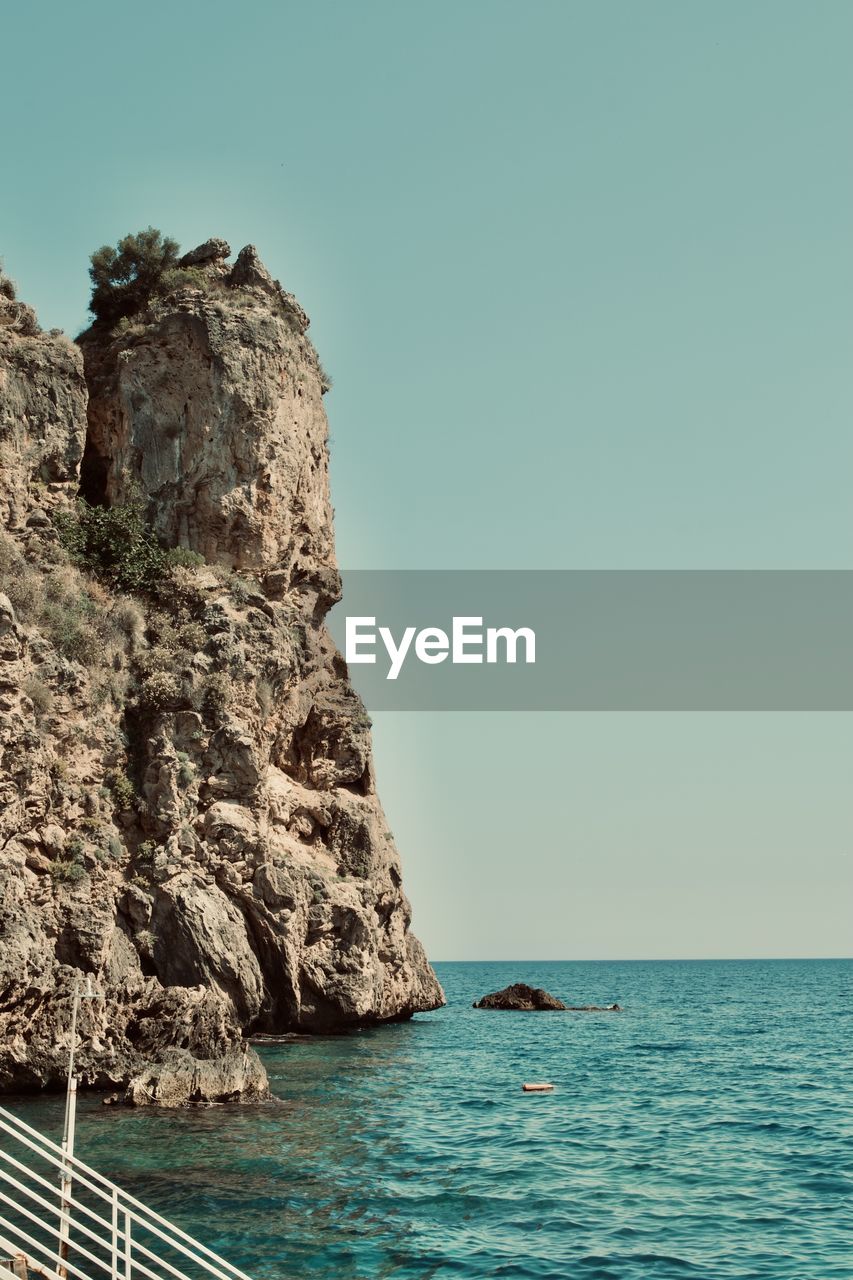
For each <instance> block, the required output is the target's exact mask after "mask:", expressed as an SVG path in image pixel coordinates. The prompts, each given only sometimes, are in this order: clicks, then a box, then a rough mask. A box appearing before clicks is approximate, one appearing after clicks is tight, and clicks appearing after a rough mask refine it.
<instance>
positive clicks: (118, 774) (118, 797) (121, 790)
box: [104, 769, 136, 813]
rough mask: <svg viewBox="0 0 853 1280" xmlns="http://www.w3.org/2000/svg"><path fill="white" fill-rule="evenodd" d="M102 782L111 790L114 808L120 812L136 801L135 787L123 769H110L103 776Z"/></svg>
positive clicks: (131, 806)
mask: <svg viewBox="0 0 853 1280" xmlns="http://www.w3.org/2000/svg"><path fill="white" fill-rule="evenodd" d="M104 782H105V783H106V784H107V786H108V787H109V789H110V791H111V792H112V796H113V800H114V801H115V806H116V809H118V811H119V812H120V813H121V812H122V811H123V810H125V809H132V808H133V806H134V804H135V802H136V788H135V787H134V785H133V783H132V782H131V780H130V778H129V777H128V776H127V774H126V773H125V772H124V770H123V769H112V770H111V771H110V772H109V773H108V774H106V775H105V777H104Z"/></svg>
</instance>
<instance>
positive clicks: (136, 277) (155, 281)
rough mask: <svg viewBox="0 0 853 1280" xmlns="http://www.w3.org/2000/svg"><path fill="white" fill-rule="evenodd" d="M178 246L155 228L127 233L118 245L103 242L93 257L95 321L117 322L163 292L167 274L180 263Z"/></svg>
mask: <svg viewBox="0 0 853 1280" xmlns="http://www.w3.org/2000/svg"><path fill="white" fill-rule="evenodd" d="M178 251H179V245H178V243H177V241H176V240H172V239H171V238H170V237H169V236H164V235H163V234H162V232H160V231H158V230H157V229H156V228H155V227H148V229H147V230H145V231H137V233H136V234H135V235H127V236H125V237H124V238H123V239H122V240H119V242H118V244H117V245H116V246H115V247H113V246H112V245H108V244H105V245H102V246H101V248H100V249H96V250H95V252H94V253H93V254H92V257H91V263H92V265H91V267H90V268H89V275H90V277H91V279H92V298H91V301H90V303H89V310H90V311H91V312H92V314H93V315H94V317H95V319H96V320H102V321H104V322H105V323H108V324H115V323H116V321H118V320H120V319H121V318H122V317H123V316H129V315H132V314H133V313H134V312H136V311H141V310H142V308H143V307H145V306H147V305H148V303H149V302H150V301H151V299H152V298H153V297H154V296H155V295H156V294H158V293H160V292H162V291H163V288H164V277H165V278H166V279H167V280H168V274H169V273H170V272H173V271H174V270H175V268H176V266H177V262H178Z"/></svg>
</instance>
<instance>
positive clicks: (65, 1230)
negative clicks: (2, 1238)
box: [57, 1009, 77, 1280]
mask: <svg viewBox="0 0 853 1280" xmlns="http://www.w3.org/2000/svg"><path fill="white" fill-rule="evenodd" d="M75 1013H76V1009H75ZM76 1114H77V1080H76V1078H75V1077H74V1076H73V1075H72V1076H69V1078H68V1096H67V1101H66V1111H65V1137H64V1138H63V1141H62V1153H63V1167H62V1171H61V1173H60V1187H61V1191H60V1202H59V1258H58V1262H59V1265H58V1267H57V1275H58V1276H59V1280H66V1277H67V1275H68V1271H67V1268H66V1266H65V1263H66V1262H67V1261H68V1244H69V1241H70V1239H71V1179H72V1166H71V1161H72V1159H73V1158H74V1124H75V1119H76Z"/></svg>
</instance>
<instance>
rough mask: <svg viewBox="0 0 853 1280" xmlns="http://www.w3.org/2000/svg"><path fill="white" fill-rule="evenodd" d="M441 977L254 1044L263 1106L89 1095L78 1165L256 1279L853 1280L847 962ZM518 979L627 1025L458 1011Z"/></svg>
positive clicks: (581, 968) (52, 1111) (505, 968)
mask: <svg viewBox="0 0 853 1280" xmlns="http://www.w3.org/2000/svg"><path fill="white" fill-rule="evenodd" d="M436 970H437V972H438V974H439V977H440V980H441V982H442V984H443V986H444V989H445V992H446V994H447V1001H448V1003H447V1007H446V1008H444V1009H441V1010H438V1011H436V1012H434V1013H428V1014H422V1015H419V1016H418V1017H416V1018H414V1019H413V1020H412V1021H410V1022H405V1023H399V1024H395V1025H389V1026H384V1027H379V1028H375V1029H372V1030H365V1031H358V1032H354V1033H352V1034H348V1035H339V1036H331V1037H325V1038H310V1039H309V1038H293V1039H287V1040H282V1041H280V1042H275V1043H266V1044H263V1045H262V1046H260V1050H259V1051H260V1053H261V1055H262V1057H263V1059H264V1062H265V1064H266V1067H267V1070H268V1072H269V1075H270V1080H271V1082H272V1087H273V1090H274V1092H275V1096H276V1099H277V1101H276V1103H275V1104H273V1105H267V1106H253V1107H246V1108H241V1107H239V1106H237V1107H228V1106H225V1107H212V1108H208V1109H196V1110H187V1111H182V1112H179V1113H173V1114H170V1113H166V1112H159V1113H158V1112H157V1111H155V1110H137V1111H133V1110H125V1109H122V1108H116V1107H111V1108H108V1107H104V1106H102V1105H101V1102H100V1099H99V1098H98V1097H97V1096H96V1095H83V1096H82V1097H81V1101H80V1107H79V1111H78V1121H77V1154H78V1155H80V1156H82V1157H83V1158H84V1159H86V1160H87V1161H89V1162H90V1163H92V1164H94V1165H95V1166H96V1167H97V1168H98V1169H99V1170H101V1171H102V1172H103V1173H106V1174H107V1175H108V1176H109V1177H111V1178H113V1179H114V1180H115V1181H117V1182H119V1183H120V1184H121V1185H123V1186H124V1187H125V1188H126V1189H127V1190H129V1191H131V1192H132V1193H133V1194H134V1195H136V1196H138V1197H140V1198H141V1199H143V1200H145V1201H146V1202H148V1203H149V1204H151V1205H152V1206H153V1207H154V1208H156V1209H157V1210H159V1212H160V1213H162V1214H164V1215H165V1216H167V1217H169V1218H171V1219H173V1220H174V1221H175V1222H177V1223H178V1224H179V1225H181V1226H182V1227H184V1228H185V1229H186V1230H188V1231H190V1232H191V1233H193V1234H194V1235H196V1236H198V1237H200V1238H201V1239H202V1240H204V1241H205V1242H206V1243H207V1244H209V1245H210V1246H211V1247H213V1248H214V1249H216V1250H218V1251H219V1252H221V1253H222V1254H223V1255H224V1256H225V1257H226V1258H228V1259H229V1261H231V1262H233V1263H234V1264H236V1265H237V1266H239V1267H241V1268H242V1269H243V1270H244V1271H246V1272H247V1273H248V1274H249V1275H250V1276H253V1277H264V1278H269V1280H273V1278H276V1280H277V1278H281V1280H284V1278H286V1277H292V1278H293V1280H309V1278H311V1280H350V1278H352V1280H374V1278H375V1280H379V1277H382V1278H383V1280H385V1278H388V1280H390V1278H393V1280H427V1277H429V1278H432V1277H436V1278H442V1280H443V1278H444V1277H447V1278H448V1280H449V1278H450V1277H454V1278H458V1280H481V1278H484V1277H504V1278H507V1280H508V1278H510V1277H512V1278H513V1280H516V1278H517V1280H522V1278H528V1277H529V1278H530V1280H682V1278H684V1280H698V1278H702V1280H730V1278H731V1280H734V1278H735V1277H737V1278H738V1280H747V1278H748V1280H842V1278H843V1280H851V1277H853V1075H852V1074H851V1050H853V1034H851V1033H853V999H851V997H853V963H852V962H851V961H848V960H775V961H765V960H760V961H759V960H750V961H738V960H731V961H682V962H670V961H660V962H645V961H644V962H606V963H604V962H602V963H593V962H574V961H567V962H563V963H544V962H542V963H540V962H525V961H522V962H512V963H511V962H501V963H452V964H451V963H448V964H438V965H436ZM511 982H527V983H530V984H532V985H534V986H541V987H545V988H546V989H547V990H548V991H550V992H551V993H552V994H554V995H557V996H559V997H561V998H562V999H563V1000H564V1001H566V1002H567V1003H573V1004H575V1003H576V1004H592V1003H595V1004H611V1003H613V1002H618V1003H619V1004H620V1005H621V1006H622V1007H623V1010H624V1011H623V1012H622V1013H600V1014H598V1013H544V1012H542V1013H510V1012H497V1011H485V1010H476V1009H473V1008H472V1003H473V1001H475V1000H476V999H478V998H479V997H480V996H482V995H484V994H486V993H487V992H490V991H494V990H497V989H499V988H501V987H504V986H506V985H508V984H509V983H511ZM526 1081H547V1082H550V1083H552V1084H553V1085H554V1089H553V1091H552V1092H549V1093H541V1094H527V1093H524V1092H523V1091H522V1084H523V1083H524V1082H526ZM3 1101H4V1104H5V1105H6V1106H7V1107H9V1108H10V1109H13V1110H15V1111H16V1112H18V1114H20V1115H21V1116H22V1117H23V1118H24V1119H26V1120H27V1121H28V1122H29V1123H32V1124H35V1125H36V1126H38V1127H39V1128H42V1129H43V1130H45V1131H46V1132H48V1133H50V1134H52V1135H54V1136H56V1137H57V1139H58V1137H59V1135H60V1133H61V1128H62V1099H61V1098H60V1097H58V1096H56V1095H54V1096H52V1097H41V1098H32V1097H30V1098H13V1099H4V1100H3Z"/></svg>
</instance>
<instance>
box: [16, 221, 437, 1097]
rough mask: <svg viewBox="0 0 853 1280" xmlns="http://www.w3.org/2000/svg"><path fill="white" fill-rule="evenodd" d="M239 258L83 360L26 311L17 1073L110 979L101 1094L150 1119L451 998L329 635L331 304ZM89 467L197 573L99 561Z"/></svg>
mask: <svg viewBox="0 0 853 1280" xmlns="http://www.w3.org/2000/svg"><path fill="white" fill-rule="evenodd" d="M210 246H214V247H213V249H211V248H210ZM202 250H203V251H202ZM224 250H227V246H224V245H223V244H221V243H220V242H215V241H212V242H209V244H208V245H207V246H202V249H200V250H198V251H194V255H190V257H193V262H192V263H190V264H189V266H190V267H191V268H192V269H191V270H188V271H186V272H185V275H186V276H187V277H190V279H189V281H188V283H187V284H186V285H183V284H181V285H180V286H179V287H176V289H175V291H174V293H173V294H171V295H169V296H168V297H165V298H161V299H159V300H158V301H157V302H156V303H152V304H151V305H150V306H149V308H148V309H147V310H146V311H145V312H143V313H141V314H139V315H137V316H134V317H130V318H129V320H128V321H122V322H120V324H119V325H118V326H117V327H116V329H115V330H113V331H109V330H107V329H105V328H104V327H103V326H97V325H96V326H94V327H93V328H92V329H90V330H89V331H88V332H87V333H86V334H84V335H82V336H81V338H80V340H79V348H77V347H75V346H73V345H72V344H70V343H69V342H68V341H67V339H65V338H64V337H61V336H49V335H44V334H41V333H40V332H35V333H25V332H22V330H21V329H20V328H19V327H17V328H16V327H15V325H14V324H9V325H6V326H5V327H3V324H2V305H0V530H2V532H0V1089H5V1090H11V1089H21V1088H44V1087H60V1086H61V1085H62V1083H63V1081H64V1072H65V1069H66V1065H67V1052H68V1037H69V1034H70V1016H71V1004H72V997H73V992H74V988H75V984H77V983H81V982H84V981H85V979H86V977H87V976H88V977H89V978H90V979H91V982H92V984H93V987H94V990H95V992H96V998H94V999H91V1000H88V999H87V1000H83V1002H82V1004H81V1010H80V1018H79V1028H80V1047H79V1050H78V1059H77V1060H78V1064H79V1067H80V1070H81V1073H82V1077H83V1082H84V1084H86V1085H89V1086H92V1087H98V1088H104V1089H107V1088H119V1089H121V1090H125V1091H126V1093H127V1098H128V1100H129V1101H132V1102H134V1103H136V1104H143V1103H153V1104H157V1105H167V1106H168V1105H180V1104H183V1103H186V1102H195V1101H210V1100H235V1099H244V1100H256V1099H259V1098H263V1097H264V1096H266V1080H265V1075H264V1071H263V1067H262V1066H261V1063H260V1060H259V1059H258V1057H257V1055H256V1054H255V1053H254V1051H253V1050H251V1049H250V1048H248V1046H247V1044H246V1037H247V1036H249V1035H251V1034H252V1033H273V1034H278V1033H282V1032H286V1031H291V1030H294V1031H297V1030H298V1031H317V1032H324V1031H332V1030H338V1029H340V1028H343V1027H347V1026H357V1025H363V1024H368V1023H374V1022H379V1021H383V1020H392V1019H400V1018H407V1017H409V1016H411V1015H412V1014H413V1013H415V1012H417V1011H419V1010H424V1009H431V1008H435V1007H437V1006H438V1005H439V1004H441V1003H443V995H442V992H441V989H440V987H439V985H438V982H437V981H436V978H435V976H434V974H433V972H432V969H431V968H430V966H429V964H428V962H427V960H426V957H425V955H424V953H423V950H422V948H421V946H420V944H419V943H418V942H417V940H416V939H415V938H414V937H413V935H412V934H411V933H410V931H409V924H410V917H411V913H410V908H409V904H408V901H407V899H406V897H405V895H404V893H403V891H402V887H401V873H400V863H399V857H398V854H397V851H396V848H395V846H394V841H393V838H392V836H391V833H390V831H389V830H388V826H387V822H386V820H385V818H384V815H383V813H382V808H381V805H380V802H379V799H378V796H377V794H376V789H375V782H374V774H373V764H372V757H371V746H370V725H369V720H368V718H367V716H366V713H365V710H364V707H363V705H362V704H361V702H360V700H359V699H358V697H357V696H356V694H355V693H354V692H353V690H352V688H351V687H350V685H349V682H348V676H347V671H346V666H345V663H344V662H343V659H342V658H341V656H340V654H338V653H337V651H336V649H335V646H334V644H333V642H332V640H331V638H330V636H329V634H328V632H327V630H326V628H325V625H324V616H325V613H326V611H327V609H328V608H329V606H330V604H331V602H333V601H334V600H335V599H337V598H338V596H339V592H340V586H339V577H338V572H337V565H336V560H335V552H334V542H333V532H332V517H331V508H330V502H329V487H328V452H327V424H326V418H325V413H324V410H323V403H322V393H323V389H324V386H325V379H324V376H323V374H322V370H321V368H320V366H319V363H318V360H317V357H316V354H315V352H314V350H313V347H312V346H311V344H310V342H309V341H308V339H307V337H306V336H305V328H306V327H307V317H305V315H304V312H302V310H301V308H300V307H299V305H298V303H296V302H295V300H294V299H292V298H291V297H290V295H288V294H286V293H285V291H284V290H283V289H282V288H281V286H280V285H279V284H278V283H277V282H276V281H273V280H272V279H271V277H270V276H269V273H268V272H266V269H265V268H264V267H263V264H262V263H260V260H259V259H258V258H257V253H256V251H254V250H251V251H250V250H248V249H247V250H244V251H243V253H241V254H240V255H239V257H238V259H237V263H236V264H235V267H234V268H231V267H230V266H229V265H228V264H227V263H225V262H224V261H223V251H224ZM241 264H242V265H241ZM238 268H239V270H238ZM235 274H236V279H235V278H234V277H235ZM12 305H14V306H15V307H20V306H21V305H22V304H18V303H14V304H12ZM15 315H16V316H17V315H18V313H17V312H15ZM81 352H82V356H81ZM84 360H85V368H84ZM84 373H85V377H84ZM78 484H80V485H81V486H82V492H83V494H84V495H85V496H86V498H87V500H88V501H89V502H90V503H95V504H105V505H106V506H108V507H112V508H113V509H119V510H123V509H124V508H125V507H128V506H130V505H132V504H133V503H139V502H141V503H142V505H143V507H144V508H145V510H146V512H147V518H148V520H149V522H150V526H151V528H152V529H153V530H154V531H156V533H157V535H158V537H159V539H160V540H161V542H162V544H163V545H164V546H165V547H171V548H180V549H182V550H183V560H184V563H183V565H178V566H170V567H168V568H164V569H163V579H162V581H160V582H159V583H158V584H157V587H156V589H150V590H147V591H146V592H139V593H137V594H128V593H127V592H126V591H120V590H118V589H117V588H116V587H115V585H114V584H113V583H112V582H111V581H110V580H109V579H108V578H107V579H105V577H104V575H103V573H101V574H100V576H96V575H95V574H94V573H93V572H92V569H91V566H90V564H89V563H88V562H86V561H85V559H83V560H80V559H79V557H78V559H77V560H74V559H73V558H69V551H68V550H67V548H68V547H69V546H72V544H70V543H69V542H68V540H67V537H65V536H63V537H62V538H60V536H58V533H59V534H61V533H62V530H63V528H66V529H67V525H68V521H69V520H72V523H73V511H74V502H73V500H74V497H75V494H76V492H77V487H78ZM63 521H65V524H63ZM72 550H73V546H72ZM191 552H194V553H197V554H196V555H195V556H192V555H190V554H189V553H191Z"/></svg>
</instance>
